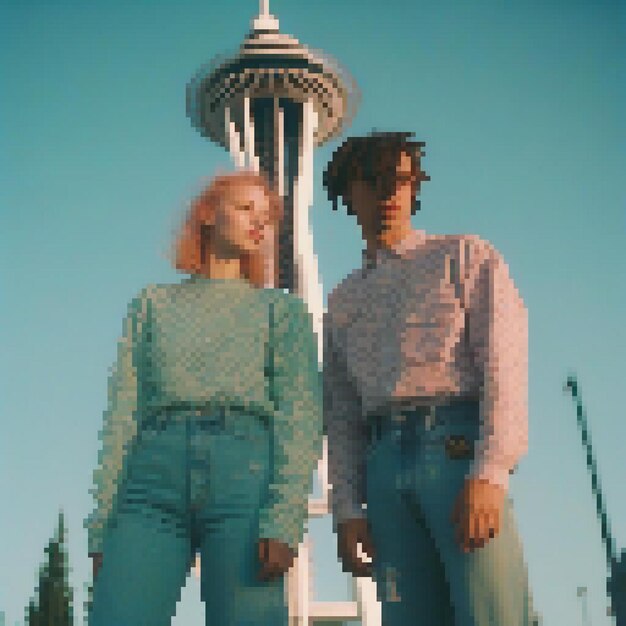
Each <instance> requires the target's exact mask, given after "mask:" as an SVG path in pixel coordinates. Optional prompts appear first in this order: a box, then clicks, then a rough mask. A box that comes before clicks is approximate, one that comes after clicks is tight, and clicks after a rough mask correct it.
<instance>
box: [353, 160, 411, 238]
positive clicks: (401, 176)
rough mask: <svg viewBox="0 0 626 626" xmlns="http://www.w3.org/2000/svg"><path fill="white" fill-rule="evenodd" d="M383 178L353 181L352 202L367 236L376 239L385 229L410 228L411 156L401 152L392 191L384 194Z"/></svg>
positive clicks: (365, 236) (364, 234)
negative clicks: (385, 195)
mask: <svg viewBox="0 0 626 626" xmlns="http://www.w3.org/2000/svg"><path fill="white" fill-rule="evenodd" d="M382 182H383V181H382V180H377V181H375V182H369V181H363V180H355V181H353V182H352V183H351V185H350V194H349V198H350V204H351V208H352V210H353V211H354V213H355V215H356V219H357V222H358V223H359V225H360V226H361V228H362V230H363V236H364V238H365V239H368V240H370V239H373V238H375V237H376V236H377V235H379V234H380V233H381V232H383V231H384V230H388V229H393V228H407V227H409V226H410V223H411V208H412V206H413V182H414V177H413V175H412V173H411V156H410V155H409V154H408V153H406V152H402V153H401V154H400V159H399V161H398V164H397V165H396V172H395V180H394V185H392V191H391V194H390V195H388V196H387V197H383V196H384V191H383V189H384V185H383V184H382Z"/></svg>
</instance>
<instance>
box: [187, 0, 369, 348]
mask: <svg viewBox="0 0 626 626" xmlns="http://www.w3.org/2000/svg"><path fill="white" fill-rule="evenodd" d="M251 26H252V28H251V31H250V33H249V34H248V35H247V36H246V37H245V39H244V41H243V43H242V44H241V46H240V47H239V50H238V52H237V53H236V54H235V55H233V56H227V57H217V58H215V59H213V61H212V62H210V63H209V64H207V65H206V66H204V67H203V68H201V69H200V71H199V72H198V73H197V74H196V75H195V76H194V77H193V78H192V80H191V81H190V83H189V85H188V88H187V114H188V116H189V118H190V119H191V122H192V124H193V125H194V127H195V128H196V129H198V130H199V131H200V133H201V134H202V135H203V136H204V137H207V138H208V139H210V140H212V141H214V142H216V143H217V144H219V145H221V146H222V147H224V148H226V149H227V150H228V151H229V152H230V154H231V156H232V158H233V160H234V162H235V164H236V166H237V167H248V168H251V169H254V170H255V171H257V172H259V171H260V172H262V173H264V174H265V175H266V177H267V179H268V181H269V182H270V184H271V185H272V187H273V188H274V189H276V190H277V191H278V193H279V194H280V195H281V196H282V197H283V202H284V219H283V222H282V225H281V230H280V233H279V234H278V268H277V270H278V271H275V269H276V268H271V269H270V271H269V274H271V275H272V276H276V275H277V283H278V284H277V286H279V287H282V288H285V289H289V290H290V291H292V292H295V293H297V294H298V295H299V296H300V297H301V298H302V299H303V300H304V301H305V302H306V303H307V304H308V306H309V311H310V312H311V314H312V316H313V324H314V329H315V331H316V332H317V333H318V337H321V323H322V312H323V303H322V288H321V284H320V281H319V277H318V268H317V259H316V257H315V254H314V251H313V238H312V235H311V232H310V229H309V220H308V210H309V206H310V204H311V202H312V199H313V149H314V147H315V146H318V145H321V144H323V143H324V142H325V141H326V140H328V139H330V138H333V137H337V136H339V135H340V134H341V131H342V129H343V128H344V127H345V126H346V125H347V124H348V123H349V122H350V120H351V118H352V116H353V115H354V113H355V111H356V106H357V102H358V91H357V88H356V84H355V83H354V81H353V80H352V78H351V77H350V76H349V74H348V73H347V72H346V71H345V70H344V69H343V68H341V67H340V65H339V64H338V63H337V62H336V61H334V60H333V59H331V58H330V57H329V56H328V55H325V54H322V53H320V52H313V51H312V50H310V49H309V48H308V47H306V46H304V45H302V44H301V43H300V42H299V41H298V40H297V39H295V38H294V37H291V36H289V35H286V34H283V33H281V32H280V30H279V22H278V20H277V19H276V17H274V16H273V15H271V14H270V12H269V0H260V7H259V15H258V16H257V17H256V18H255V19H253V20H252V24H251ZM320 348H321V343H320Z"/></svg>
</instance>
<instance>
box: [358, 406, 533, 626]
mask: <svg viewBox="0 0 626 626" xmlns="http://www.w3.org/2000/svg"><path fill="white" fill-rule="evenodd" d="M374 424H375V425H374V426H373V428H372V436H371V443H370V447H369V450H368V458H367V466H366V467H367V469H366V474H367V515H368V519H369V522H370V525H371V530H372V539H373V542H374V547H375V549H376V558H375V560H374V572H375V578H376V580H377V583H378V585H377V588H378V595H379V599H380V600H381V602H382V615H383V626H409V625H411V626H413V625H415V624H419V625H420V626H444V625H445V626H530V625H533V624H536V623H537V622H535V619H536V618H535V614H534V612H533V609H532V603H531V597H530V591H529V588H528V577H527V572H526V566H525V563H524V558H523V553H522V547H521V544H520V541H519V538H518V535H517V532H516V529H515V524H514V521H513V515H512V505H511V502H510V501H509V500H508V498H507V499H505V504H504V510H503V511H502V518H501V525H500V532H499V534H498V535H497V536H496V537H495V538H494V539H491V540H490V541H489V542H488V543H487V544H486V545H485V546H484V547H482V548H479V549H476V550H474V551H472V552H470V553H467V554H466V553H464V552H463V551H462V550H461V549H460V547H459V545H458V544H457V543H456V541H455V538H454V527H453V524H452V521H451V514H452V509H453V506H454V501H455V499H456V497H457V495H458V494H459V492H460V490H461V488H462V487H463V483H464V480H465V477H466V476H467V473H468V470H469V467H470V463H471V456H472V453H473V448H474V442H475V441H476V438H477V437H478V404H477V403H476V402H458V403H453V404H449V405H445V406H440V407H437V408H436V409H435V410H434V411H431V412H429V411H428V410H421V409H419V410H413V411H407V412H406V413H404V414H398V415H396V416H395V419H393V418H391V417H389V418H385V419H378V420H375V422H374Z"/></svg>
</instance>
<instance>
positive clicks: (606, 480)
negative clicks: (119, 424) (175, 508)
mask: <svg viewBox="0 0 626 626" xmlns="http://www.w3.org/2000/svg"><path fill="white" fill-rule="evenodd" d="M620 4H621V6H620ZM0 6H1V8H0V53H1V58H2V63H1V68H0V71H1V92H0V94H1V95H0V98H1V100H0V105H1V109H0V137H1V143H0V238H1V245H0V268H1V285H0V298H1V301H0V302H1V306H0V381H1V382H0V384H1V387H0V502H2V521H1V522H0V611H4V613H5V615H6V623H7V624H10V625H11V626H13V625H14V624H15V623H17V622H21V620H22V616H23V607H24V606H25V605H26V604H27V602H28V599H29V598H30V596H31V594H32V591H33V588H34V585H35V581H36V573H37V568H38V565H39V563H40V562H41V560H42V558H43V548H44V546H45V545H46V542H47V540H48V538H49V537H50V535H51V534H52V532H53V530H54V526H55V523H56V516H57V511H58V509H59V507H63V509H64V510H65V512H66V515H67V525H68V528H69V553H70V561H71V567H72V574H71V582H72V584H73V585H74V588H75V589H76V593H77V601H78V603H79V604H80V603H82V600H83V597H84V596H83V587H84V585H85V584H86V581H87V580H88V575H89V574H88V572H89V562H88V559H87V555H86V533H85V531H84V530H83V528H82V520H83V518H84V517H85V515H86V514H87V513H88V512H89V510H90V508H91V497H90V495H89V494H88V489H89V487H90V484H91V472H92V469H93V467H94V464H95V462H96V455H97V449H98V439H97V432H98V429H99V428H100V426H101V419H102V410H103V408H104V406H105V401H106V378H107V371H108V367H109V366H110V364H111V363H112V361H113V359H114V356H115V344H116V339H117V336H118V334H119V333H120V331H121V320H122V317H123V315H124V313H125V309H126V304H127V302H128V300H129V299H130V298H131V297H132V296H133V295H134V294H135V293H136V292H137V291H138V290H139V289H140V288H141V287H142V286H144V285H145V284H146V283H149V282H157V281H173V280H178V278H177V276H176V275H175V273H174V272H173V271H172V270H171V268H170V266H169V264H168V261H167V258H166V256H165V252H166V251H167V248H168V246H169V242H170V240H171V236H172V227H173V225H175V224H176V223H177V221H178V220H179V218H180V216H181V213H182V211H183V210H184V209H185V206H186V203H187V202H188V201H189V199H190V198H191V197H192V196H193V194H194V193H195V192H197V191H198V188H199V183H200V181H201V179H202V178H203V177H206V176H210V175H211V174H212V172H213V171H215V169H216V168H218V167H224V166H227V165H228V158H227V155H226V153H225V152H224V151H223V150H222V149H220V148H218V147H217V146H214V145H212V144H210V143H209V142H207V141H206V140H204V139H203V138H202V137H201V136H200V135H199V134H198V133H197V132H196V131H194V130H193V129H192V128H191V126H190V124H189V121H188V120H187V118H186V116H185V85H186V82H187V81H188V80H189V79H190V77H191V76H192V75H193V74H194V73H195V72H196V70H197V69H198V68H199V67H200V65H201V64H203V63H205V62H206V61H208V60H210V59H211V58H212V57H213V56H214V55H216V54H222V53H225V52H230V51H234V50H235V49H236V47H237V46H238V45H239V43H240V42H241V40H242V38H243V36H244V34H245V32H246V31H247V30H248V28H249V21H250V19H251V17H252V16H253V15H254V14H255V13H256V12H257V10H258V3H257V2H256V0H228V1H226V0H202V1H201V0H177V1H174V0H159V1H158V2H157V1H147V0H124V1H122V0H107V1H104V0H93V1H91V2H89V3H87V2H77V1H73V0H58V1H56V2H46V1H41V0H39V1H34V0H22V1H21V2H2V3H1V5H0ZM271 9H272V12H273V13H275V14H276V15H277V16H278V17H279V18H280V21H281V29H282V30H283V32H288V33H292V34H294V35H296V36H297V37H298V38H299V39H300V40H301V41H302V42H304V43H307V44H309V45H311V46H312V47H314V48H319V49H322V50H324V51H326V52H328V53H330V54H332V55H333V56H335V57H336V58H338V59H339V60H340V61H341V62H342V63H343V64H344V65H345V66H346V67H347V68H348V69H349V70H350V71H351V73H352V74H353V75H354V77H355V79H356V81H357V83H358V84H359V86H360V89H361V91H362V102H361V106H360V108H359V111H358V114H357V116H356V118H355V120H354V122H353V124H352V127H351V128H350V129H349V130H348V133H355V134H360V133H365V132H367V131H369V130H371V129H372V128H377V129H381V130H410V131H415V133H416V135H417V138H418V139H421V140H425V141H426V142H427V147H426V151H427V156H426V158H425V160H424V165H425V167H426V168H427V170H428V172H429V173H430V175H431V178H432V180H431V182H429V183H427V184H425V185H424V186H423V193H422V211H421V212H420V213H419V214H418V215H417V216H416V217H415V225H416V226H418V227H420V228H425V229H426V230H427V231H429V232H442V233H454V232H471V233H477V234H480V235H481V236H483V237H485V238H487V239H489V240H490V241H491V242H492V243H493V244H494V245H495V246H496V247H497V248H498V249H499V250H500V251H501V252H502V253H503V254H504V256H505V258H506V259H507V261H508V262H509V265H510V268H511V273H512V275H513V277H514V279H515V281H516V283H517V285H518V287H519V289H520V291H521V293H522V295H523V297H524V299H525V302H526V304H527V307H528V309H529V313H530V449H529V454H528V456H527V457H526V458H525V459H524V460H523V462H522V463H521V465H520V469H519V472H518V474H517V475H516V476H515V477H514V479H513V481H512V487H511V492H512V495H513V499H514V502H515V507H516V512H517V519H518V524H519V528H520V533H521V536H522V539H523V542H524V547H525V555H526V560H527V563H528V570H529V575H530V581H531V585H532V588H533V592H534V596H535V600H536V605H537V607H538V609H539V610H540V612H541V613H542V614H543V616H544V623H545V624H546V625H547V626H562V625H568V626H569V625H574V624H579V623H581V622H580V619H581V618H580V615H581V611H580V604H579V600H578V599H577V596H576V589H577V587H578V586H586V587H588V590H589V591H588V593H589V601H590V610H591V615H592V620H593V624H594V625H595V626H608V625H609V624H610V623H611V621H610V619H609V618H607V617H606V599H605V595H604V582H605V571H604V560H603V551H602V547H601V544H600V531H599V525H598V523H597V519H596V515H595V510H594V506H593V502H592V499H591V492H590V483H589V478H588V475H587V473H586V470H585V461H584V455H583V452H582V448H581V445H580V437H579V433H578V431H577V429H576V422H575V414H574V409H573V404H572V402H571V400H570V399H569V398H568V397H567V396H566V395H564V393H563V391H562V384H563V382H564V380H565V378H566V375H567V374H568V372H569V371H571V370H574V371H576V372H577V373H578V375H579V379H580V382H581V385H582V392H583V397H584V401H585V403H586V406H587V410H588V413H589V418H590V423H591V431H592V436H593V440H594V445H595V448H596V453H597V456H598V459H599V466H600V472H601V478H602V484H603V487H604V489H605V492H606V497H607V503H608V509H609V514H610V516H611V521H612V525H613V529H614V532H615V536H616V539H617V543H618V545H619V546H620V547H626V498H625V497H624V485H623V481H624V475H625V468H624V449H625V446H624V441H626V419H624V418H625V417H626V415H625V412H624V408H623V402H622V401H621V398H620V396H619V393H620V389H622V388H623V385H624V382H623V371H624V355H625V354H626V334H625V331H624V327H623V325H622V323H620V319H622V320H623V318H624V311H625V310H626V295H625V294H626V290H625V289H624V287H625V286H626V285H625V278H624V277H625V276H626V261H625V255H624V247H625V244H626V237H625V235H626V213H625V206H626V203H625V199H626V198H625V191H624V172H625V171H626V158H625V157H626V154H625V145H626V122H625V119H624V112H625V111H626V14H625V6H624V3H619V2H618V0H541V1H540V0H525V1H524V2H521V1H520V2H504V1H502V0H476V1H474V2H461V1H456V2H453V1H452V0H437V1H435V0H389V1H387V2H376V1H373V0H358V1H357V0H342V1H337V0H316V1H315V2H305V1H297V0H291V1H290V2H289V1H287V0H272V2H271ZM337 145H338V142H337V141H334V142H333V143H329V144H327V145H325V146H323V147H322V148H320V149H318V150H317V152H316V157H315V159H316V165H315V193H316V196H315V200H314V206H313V208H312V210H311V215H312V226H313V230H314V236H315V246H316V251H317V254H318V256H319V263H320V270H321V273H322V276H323V280H324V289H325V293H327V292H328V290H329V289H331V288H332V287H333V286H334V285H335V284H336V283H337V282H338V281H339V280H340V279H341V278H342V277H343V276H344V275H345V274H346V273H347V272H348V271H349V270H351V269H352V268H353V267H355V266H356V265H357V264H358V263H359V260H360V248H361V241H360V238H359V235H358V231H357V228H356V224H355V223H354V222H353V220H352V218H349V217H348V216H346V215H345V214H343V213H341V212H339V213H333V212H332V211H331V210H330V205H329V203H328V202H327V200H326V198H325V196H324V193H323V191H322V188H321V170H322V167H323V165H324V164H325V163H326V162H327V160H328V158H329V157H330V155H331V152H332V150H333V149H335V148H336V147H337ZM620 181H621V182H620ZM316 536H317V535H316ZM319 536H320V537H323V536H324V535H323V533H319ZM318 543H319V542H318ZM317 549H318V550H319V553H320V563H321V565H322V567H324V568H329V567H330V564H331V563H332V562H333V558H334V557H333V551H334V546H333V545H331V544H330V543H329V542H328V541H323V540H322V545H318V548H317ZM335 569H336V565H335ZM333 580H335V579H334V578H333V577H330V578H329V579H328V581H327V582H326V583H325V584H323V583H322V582H321V581H318V591H319V594H318V595H319V596H321V597H324V598H329V597H331V596H332V595H333V593H335V591H334V587H335V585H334V583H332V581H333ZM77 613H78V614H81V613H82V611H81V609H80V607H79V608H78V609H77ZM199 615H200V612H199V606H198V600H197V585H195V586H194V585H192V586H191V588H189V589H187V590H186V591H185V593H184V599H183V602H182V603H181V605H180V608H179V614H178V617H177V619H176V621H175V624H177V625H178V626H182V625H183V624H185V625H189V626H190V625H191V624H199V623H202V621H201V618H199Z"/></svg>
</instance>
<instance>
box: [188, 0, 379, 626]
mask: <svg viewBox="0 0 626 626" xmlns="http://www.w3.org/2000/svg"><path fill="white" fill-rule="evenodd" d="M358 100H359V94H358V89H357V87H356V84H355V82H354V80H353V79H352V78H351V77H350V75H349V74H348V72H347V71H346V70H345V69H343V68H342V67H341V66H340V65H339V63H337V62H336V61H335V60H333V59H332V58H331V57H329V56H328V55H326V54H324V53H321V52H319V51H313V50H311V49H310V48H308V47H307V46H305V45H303V44H301V43H300V42H299V41H298V40H297V39H295V38H294V37H292V36H290V35H286V34H284V33H281V32H280V30H279V22H278V19H276V17H275V16H273V15H272V14H270V12H269V0H260V3H259V15H258V16H257V17H256V18H254V19H253V20H252V24H251V30H250V32H249V33H248V35H247V36H246V37H245V38H244V40H243V42H242V44H241V45H240V47H239V50H238V51H237V53H236V54H234V55H231V56H220V57H216V58H214V59H213V60H212V61H211V62H209V63H208V64H207V65H205V66H204V67H202V68H201V69H200V70H199V71H198V72H197V73H196V75H195V76H194V77H193V78H192V79H191V81H190V82H189V84H188V86H187V115H188V116H189V118H190V120H191V122H192V124H193V126H194V127H195V128H196V129H197V130H198V131H199V132H200V133H201V134H202V135H203V136H204V137H206V138H208V139H210V140H211V141H214V142H215V143H217V144H218V145H220V146H222V147H223V148H226V149H227V150H228V151H229V153H230V155H231V157H232V159H233V161H234V163H235V165H236V167H238V168H250V169H253V170H255V171H256V172H261V173H263V174H264V175H265V176H266V178H267V180H268V181H269V183H270V185H271V186H272V187H273V188H274V189H275V190H276V191H278V193H279V194H280V196H281V197H282V198H283V205H284V218H283V220H282V224H281V230H280V232H279V233H278V237H277V242H278V255H277V256H278V268H269V269H268V278H269V280H268V284H271V285H274V286H278V287H282V288H285V289H289V290H290V291H292V292H294V293H297V294H298V295H299V296H300V297H301V298H302V299H303V300H304V301H305V302H306V303H307V305H308V308H309V311H310V313H311V315H312V318H313V327H314V330H315V332H316V333H317V337H318V345H319V355H320V358H321V354H322V342H321V337H322V318H323V297H322V286H321V283H320V281H319V275H318V267H317V259H316V256H315V254H314V248H313V237H312V234H311V231H310V228H309V218H308V211H309V207H310V205H311V203H312V200H313V151H314V148H315V146H319V145H321V144H323V143H324V142H325V141H327V140H328V139H331V138H334V137H338V136H339V135H340V134H341V133H342V130H343V129H344V128H345V127H346V126H347V125H348V124H349V123H350V121H351V119H352V117H353V116H354V113H355V112H356V108H357V105H358ZM326 475H327V472H326V455H325V454H324V456H323V458H322V459H321V460H320V463H319V466H318V476H319V477H320V479H321V483H322V491H323V494H324V495H323V497H322V498H320V499H319V500H310V502H309V515H310V516H318V515H324V514H326V513H327V512H328V492H329V489H328V481H327V480H326V478H325V477H326ZM309 548H310V546H309V541H308V539H307V537H305V539H304V541H303V543H302V544H300V546H299V554H298V559H297V560H296V563H295V564H294V567H293V568H292V570H291V572H290V577H289V580H288V581H287V585H288V591H289V609H290V623H292V624H294V626H295V625H298V626H308V625H309V624H310V623H311V622H312V621H313V620H314V619H315V618H318V619H323V620H325V621H328V619H331V618H334V619H337V620H343V619H354V618H356V617H359V615H360V617H361V621H362V623H363V624H364V626H377V625H378V624H380V609H379V605H377V603H376V591H375V588H374V585H373V582H372V581H371V580H366V579H362V578H361V579H358V581H356V582H355V585H356V590H355V591H356V596H357V603H353V602H329V603H326V602H317V603H316V602H312V601H311V599H310V597H309V591H310V588H309V579H310V572H309ZM359 607H360V609H359ZM365 607H367V609H365Z"/></svg>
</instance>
